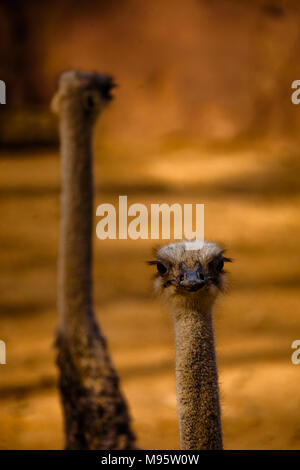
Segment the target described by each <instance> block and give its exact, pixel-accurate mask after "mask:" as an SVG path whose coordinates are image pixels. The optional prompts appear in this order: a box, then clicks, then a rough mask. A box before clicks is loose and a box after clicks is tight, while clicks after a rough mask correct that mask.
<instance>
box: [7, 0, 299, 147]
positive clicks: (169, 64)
mask: <svg viewBox="0 0 300 470" xmlns="http://www.w3.org/2000/svg"><path fill="white" fill-rule="evenodd" d="M0 13H1V16H0V31H1V33H0V40H1V44H4V45H5V47H3V48H2V51H1V55H0V74H1V78H2V79H4V80H6V81H7V82H8V108H9V106H11V107H12V108H14V109H24V108H27V109H28V108H30V107H33V106H35V107H36V106H42V107H45V108H46V106H48V102H49V100H50V97H51V94H52V93H53V90H54V89H55V83H56V79H57V76H58V74H59V73H60V72H61V71H62V70H64V69H67V68H82V69H96V70H101V71H104V72H109V73H112V74H113V75H114V76H115V77H116V80H117V82H118V83H119V85H120V88H119V90H118V91H117V95H118V99H117V105H115V106H113V107H112V109H111V111H110V114H109V117H108V119H107V121H106V123H105V126H106V128H105V131H106V132H107V133H108V134H109V135H117V136H118V138H120V139H125V140H130V141H131V140H133V139H135V140H136V141H137V140H138V139H141V140H148V139H156V138H165V137H166V138H168V137H169V136H173V135H186V134H188V135H189V136H197V137H199V138H202V139H203V138H205V139H222V140H224V139H225V140H231V139H235V138H240V137H248V136H250V137H253V136H265V135H267V136H272V137H275V136H277V137H280V136H285V135H289V136H290V135H296V134H297V129H298V125H299V120H300V112H299V111H298V109H297V106H292V105H291V101H290V96H291V83H292V81H293V80H295V79H297V78H300V61H299V57H300V28H299V26H300V5H299V2H298V1H297V0H286V1H276V0H273V1H271V0H255V1H251V2H240V1H238V0H210V1H208V0H185V1H184V2H183V1H179V0H164V1H154V2H152V1H151V2H145V1H141V0H113V1H110V2H108V1H105V0H102V1H95V0H88V1H86V2H84V3H83V2H81V3H80V4H77V3H76V2H74V1H70V0H63V1H53V2H51V4H48V5H47V7H45V6H44V5H43V4H40V5H39V4H37V2H33V1H31V0H29V1H27V2H21V1H19V0H15V1H14V2H9V1H7V0H5V1H3V2H2V4H1V5H0ZM45 125H46V126H47V124H45Z"/></svg>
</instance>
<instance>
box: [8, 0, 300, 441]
mask: <svg viewBox="0 0 300 470" xmlns="http://www.w3.org/2000/svg"><path fill="white" fill-rule="evenodd" d="M299 26H300V5H299V3H298V2H297V1H296V0H294V1H292V0H290V1H289V0H286V1H283V0H282V1H276V0H272V1H271V0H256V1H252V2H238V1H237V0H211V1H207V0H198V1H196V0H186V1H185V2H180V1H178V0H172V1H171V0H164V1H162V2H143V1H141V0H114V1H110V2H108V1H96V0H89V1H86V2H84V4H83V3H81V4H76V3H75V2H71V1H70V0H63V1H60V2H58V1H52V2H51V5H48V6H47V7H45V6H43V4H39V5H37V3H36V2H33V1H30V0H28V1H27V2H26V3H25V2H21V1H18V0H15V1H13V2H8V1H6V0H5V1H3V2H1V5H0V41H1V44H2V48H1V52H0V79H2V80H4V81H5V82H6V84H7V105H5V106H3V105H1V108H0V142H1V155H0V205H1V222H0V226H1V231H0V242H1V243H0V246H1V249H0V262H1V267H2V274H1V279H0V312H1V313H0V339H1V340H4V341H5V342H6V346H7V365H1V366H0V375H1V386H0V403H1V413H0V448H2V449H53V448H55V449H57V448H58V449H59V448H63V445H64V443H63V424H62V413H61V408H60V402H59V395H58V391H57V387H56V381H57V371H56V368H55V365H54V361H55V351H54V348H53V340H54V331H55V326H56V323H57V311H56V258H57V242H58V226H59V191H60V176H59V152H58V137H57V129H56V121H55V118H54V117H53V116H52V115H51V113H50V110H49V102H50V99H51V96H52V94H53V92H54V91H55V88H56V80H57V77H58V75H59V73H60V72H61V71H63V70H66V69H69V68H79V69H83V70H98V71H102V72H107V73H110V74H112V75H113V76H114V77H115V79H116V81H117V83H118V84H119V88H118V89H117V90H116V93H115V94H116V97H115V100H114V102H113V103H112V104H111V106H110V107H109V108H108V109H107V110H106V112H105V113H104V114H103V116H102V117H101V119H100V121H99V125H98V126H97V129H96V134H95V170H96V175H95V179H96V189H97V191H96V200H95V205H98V204H101V203H102V202H112V203H117V200H118V196H119V195H128V203H129V204H131V203H133V202H140V203H144V204H146V205H149V204H151V203H157V202H160V203H161V202H166V203H169V204H171V203H174V202H179V203H181V204H184V203H188V202H190V203H192V202H193V203H196V202H197V203H204V204H205V236H206V238H207V239H214V240H217V241H220V242H221V243H222V244H224V245H225V246H226V247H227V248H228V254H229V255H230V256H232V257H233V258H234V260H235V262H234V264H233V265H232V266H230V271H231V272H230V274H229V278H230V282H229V285H230V288H229V293H228V294H227V295H226V296H224V297H223V298H221V299H220V301H219V304H218V306H217V310H216V316H215V326H216V337H217V338H216V343H217V352H218V358H219V369H220V387H221V399H222V412H223V427H224V442H225V448H228V449H251V448H254V449H268V448H271V449H286V448H287V449H297V448H298V449H299V448H300V425H299V415H300V399H299V393H298V392H297V389H298V384H299V373H300V366H299V367H297V366H296V365H293V364H292V362H291V354H292V352H293V350H292V349H291V343H292V342H293V341H294V340H295V339H298V338H299V337H300V319H299V314H298V313H299V311H300V310H299V307H300V301H299V283H300V268H299V261H298V260H299V254H300V249H299V229H300V221H299V211H298V207H299V202H300V189H299V170H300V160H299V138H298V129H299V127H300V107H298V106H296V105H293V104H292V102H291V94H292V89H291V83H292V82H293V81H294V80H296V79H300V62H299V57H300V28H299ZM95 223H96V221H95ZM94 233H95V231H94ZM153 245H155V242H154V243H153V242H152V241H151V240H149V241H145V240H144V241H142V240H138V241H132V240H119V241H118V240H107V241H100V240H98V239H96V234H95V236H94V248H95V252H94V257H95V260H94V274H95V296H96V310H97V316H98V319H99V321H100V323H101V325H102V327H103V329H104V332H105V334H106V336H107V339H108V342H109V345H110V350H111V353H112V356H113V359H114V361H115V364H116V366H117V369H118V371H119V373H120V376H121V380H122V385H123V388H124V390H125V394H126V396H127V398H128V401H129V404H130V408H131V410H132V415H133V419H134V427H135V430H136V432H137V434H138V437H139V445H140V446H141V447H142V448H147V449H177V448H178V445H179V444H178V425H177V414H176V413H177V411H176V394H175V379H174V345H173V330H172V328H173V326H172V321H171V317H170V315H169V312H167V311H166V309H165V307H164V306H163V305H162V304H161V303H160V301H159V300H158V299H156V298H155V296H154V295H153V291H152V279H151V275H152V273H151V269H150V268H149V267H147V266H146V265H145V261H146V260H148V259H149V258H150V257H151V252H152V248H153Z"/></svg>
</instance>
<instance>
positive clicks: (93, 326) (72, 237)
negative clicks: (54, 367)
mask: <svg viewBox="0 0 300 470" xmlns="http://www.w3.org/2000/svg"><path fill="white" fill-rule="evenodd" d="M113 86H114V84H113V81H112V79H111V78H110V77H108V76H106V75H101V74H97V73H83V72H79V71H69V72H65V73H63V74H62V75H61V77H60V81H59V88H58V92H57V94H56V95H55V97H54V99H53V102H52V108H53V109H54V111H56V112H57V113H58V114H59V117H60V141H61V175H62V197H61V228H60V247H59V265H58V309H59V327H58V335H57V347H58V358H57V364H58V367H59V371H60V378H59V386H60V391H61V397H62V403H63V408H64V418H65V431H66V448H67V449H134V448H135V437H134V434H133V432H132V431H131V425H130V418H129V414H128V410H127V405H126V402H125V400H124V398H123V395H122V393H121V391H120V388H119V379H118V376H117V374H116V372H115V369H114V367H113V365H112V363H111V360H110V356H109V353H108V351H107V347H106V341H105V339H104V337H103V335H102V333H101V331H100V329H99V327H98V325H97V322H96V319H95V316H94V312H93V298H92V274H91V270H92V242H91V239H92V237H91V235H92V220H93V171H92V130H93V125H94V123H95V121H96V118H97V116H98V114H99V112H100V111H102V109H103V108H104V107H105V105H106V104H107V102H108V101H109V100H110V99H111V94H110V91H111V89H112V88H113Z"/></svg>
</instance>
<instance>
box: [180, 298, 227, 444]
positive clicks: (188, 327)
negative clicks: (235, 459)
mask: <svg viewBox="0 0 300 470" xmlns="http://www.w3.org/2000/svg"><path fill="white" fill-rule="evenodd" d="M175 336H176V388H177V399H178V414H179V428H180V443H181V449H184V450H187V449H190V450H197V449H222V431H221V417H220V404H219V390H218V372H217V364H216V356H215V347H214V333H213V324H212V312H211V309H208V310H206V311H202V310H201V308H199V307H198V306H189V307H188V309H185V310H184V311H183V310H181V311H177V312H175Z"/></svg>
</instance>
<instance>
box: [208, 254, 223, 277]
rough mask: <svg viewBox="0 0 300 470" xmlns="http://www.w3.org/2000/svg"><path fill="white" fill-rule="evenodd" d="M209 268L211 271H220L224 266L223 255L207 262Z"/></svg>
mask: <svg viewBox="0 0 300 470" xmlns="http://www.w3.org/2000/svg"><path fill="white" fill-rule="evenodd" d="M209 268H210V269H211V270H212V271H215V272H218V273H221V272H222V271H223V268H224V258H223V256H218V257H217V258H214V259H213V260H212V261H211V262H210V263H209Z"/></svg>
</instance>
